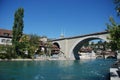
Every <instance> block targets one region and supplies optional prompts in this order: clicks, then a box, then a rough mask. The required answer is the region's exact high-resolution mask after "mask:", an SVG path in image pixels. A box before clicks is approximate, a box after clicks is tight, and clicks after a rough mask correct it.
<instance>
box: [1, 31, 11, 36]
mask: <svg viewBox="0 0 120 80" xmlns="http://www.w3.org/2000/svg"><path fill="white" fill-rule="evenodd" d="M0 36H2V37H12V30H7V29H0Z"/></svg>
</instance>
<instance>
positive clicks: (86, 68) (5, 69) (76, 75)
mask: <svg viewBox="0 0 120 80" xmlns="http://www.w3.org/2000/svg"><path fill="white" fill-rule="evenodd" d="M114 61H115V60H109V59H106V60H104V59H95V60H53V61H48V60H46V61H1V62H0V80H109V68H110V67H111V65H112V64H113V62H114Z"/></svg>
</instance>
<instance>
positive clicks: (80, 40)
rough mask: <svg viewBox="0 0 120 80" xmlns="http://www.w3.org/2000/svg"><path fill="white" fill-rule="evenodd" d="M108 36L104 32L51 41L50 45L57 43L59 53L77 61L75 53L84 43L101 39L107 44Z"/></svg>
mask: <svg viewBox="0 0 120 80" xmlns="http://www.w3.org/2000/svg"><path fill="white" fill-rule="evenodd" d="M108 36H109V33H108V32H105V31H104V32H97V33H92V34H86V35H80V36H74V37H67V38H59V39H54V40H52V43H58V44H59V47H60V51H62V52H63V53H64V54H65V56H66V57H67V58H69V59H77V58H78V55H77V53H78V51H79V49H80V48H81V47H82V45H83V44H84V43H85V42H88V41H91V40H95V39H102V40H105V41H106V42H109V40H108V39H107V37H108Z"/></svg>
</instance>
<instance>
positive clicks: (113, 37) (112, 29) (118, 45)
mask: <svg viewBox="0 0 120 80" xmlns="http://www.w3.org/2000/svg"><path fill="white" fill-rule="evenodd" d="M109 20H110V22H111V24H107V31H108V32H109V33H110V36H109V37H108V39H109V40H110V45H111V49H112V50H113V51H115V50H120V25H118V24H117V23H116V22H115V21H114V19H113V18H112V17H110V19H109Z"/></svg>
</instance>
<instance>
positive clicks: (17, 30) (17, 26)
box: [12, 8, 24, 54]
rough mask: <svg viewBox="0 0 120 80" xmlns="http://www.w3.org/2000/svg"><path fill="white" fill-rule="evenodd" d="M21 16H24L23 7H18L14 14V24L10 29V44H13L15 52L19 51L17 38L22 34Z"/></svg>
mask: <svg viewBox="0 0 120 80" xmlns="http://www.w3.org/2000/svg"><path fill="white" fill-rule="evenodd" d="M23 17H24V9H23V8H19V9H18V10H17V11H16V12H15V14H14V25H13V30H12V32H13V33H12V34H13V37H12V44H13V45H14V46H15V52H16V54H17V53H19V40H20V38H21V37H22V35H23V28H24V24H23Z"/></svg>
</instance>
